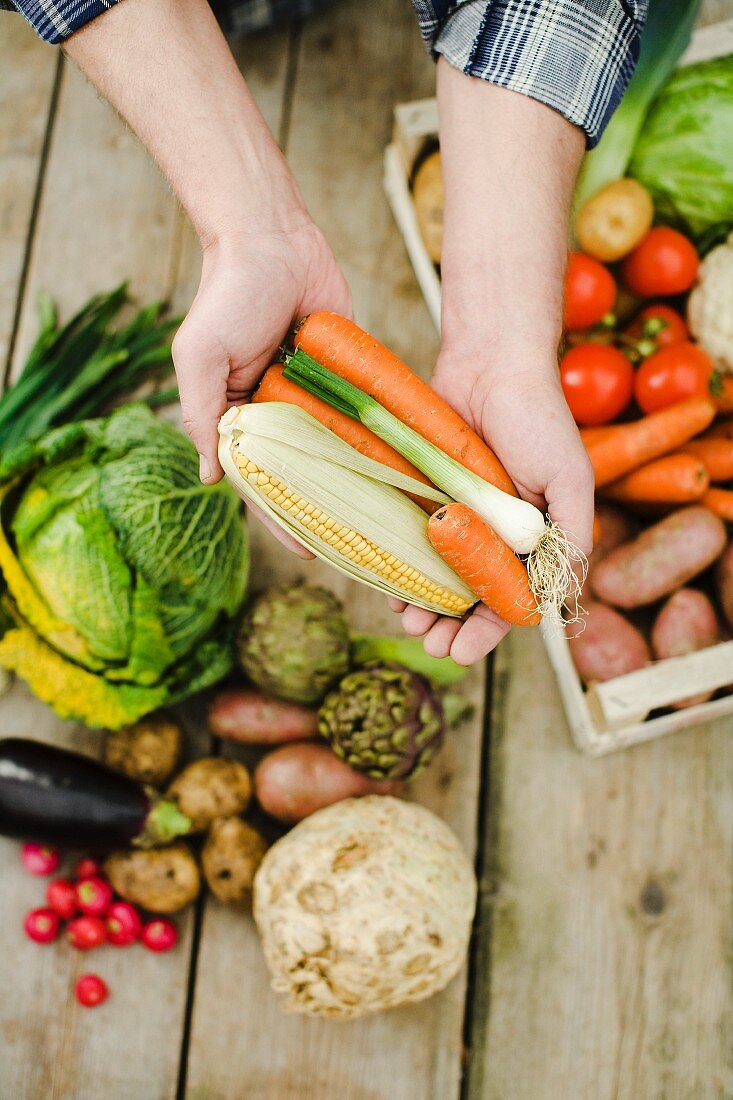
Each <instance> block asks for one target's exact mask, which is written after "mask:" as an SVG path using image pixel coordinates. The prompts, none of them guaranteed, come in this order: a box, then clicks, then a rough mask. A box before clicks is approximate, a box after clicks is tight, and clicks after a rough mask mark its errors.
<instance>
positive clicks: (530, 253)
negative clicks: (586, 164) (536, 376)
mask: <svg viewBox="0 0 733 1100" xmlns="http://www.w3.org/2000/svg"><path fill="white" fill-rule="evenodd" d="M438 102H439V109H440V147H441V158H442V163H443V174H444V178H445V189H446V204H445V235H444V245H443V259H442V276H443V351H444V353H445V352H448V353H450V352H451V350H453V351H454V352H455V353H456V354H460V355H461V356H474V355H475V356H479V355H480V356H482V357H484V356H486V354H487V352H488V354H489V355H490V349H491V347H492V346H493V347H499V348H503V347H507V346H509V345H511V346H512V347H514V348H516V349H523V350H524V351H526V353H527V354H528V355H531V353H532V350H533V349H536V352H537V359H536V362H537V363H538V364H539V363H542V365H543V367H545V365H546V363H547V361H548V354H547V353H548V350H549V351H550V352H553V353H554V349H555V347H556V346H557V342H558V340H559V337H560V325H561V314H562V285H563V272H564V268H565V262H566V257H567V225H568V217H569V207H570V199H571V195H572V190H573V185H574V182H575V177H576V175H577V171H578V168H579V165H580V161H581V158H582V155H583V151H584V148H585V138H584V135H583V132H582V131H581V130H580V129H578V128H577V127H575V126H573V125H572V124H571V123H570V122H568V121H567V120H566V119H564V118H563V117H562V116H561V115H559V114H557V113H556V112H555V111H553V110H552V109H551V108H549V107H547V106H545V105H544V104H542V103H538V102H537V101H535V100H533V99H530V98H528V97H527V96H524V95H521V94H519V93H517V92H512V91H508V90H506V89H504V88H498V87H496V86H494V85H492V84H488V83H486V82H484V81H482V80H479V79H476V78H475V77H469V76H465V75H464V74H463V73H460V72H458V71H457V70H455V69H453V68H451V66H450V65H448V63H447V62H446V61H445V60H443V59H441V60H440V62H439V64H438ZM551 358H552V356H550V360H551ZM531 362H532V361H531V360H528V361H527V364H526V365H527V366H528V367H529V366H530V365H531ZM500 366H501V357H498V359H495V360H493V365H492V369H500ZM512 369H516V362H515V363H514V364H513V365H512Z"/></svg>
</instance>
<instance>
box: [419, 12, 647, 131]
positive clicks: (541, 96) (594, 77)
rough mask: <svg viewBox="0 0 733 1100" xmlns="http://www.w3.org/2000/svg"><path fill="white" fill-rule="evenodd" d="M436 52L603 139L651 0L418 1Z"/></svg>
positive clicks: (628, 74)
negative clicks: (535, 101)
mask: <svg viewBox="0 0 733 1100" xmlns="http://www.w3.org/2000/svg"><path fill="white" fill-rule="evenodd" d="M413 4H414V7H415V9H416V11H417V16H418V19H419V21H420V29H421V31H422V35H423V38H424V39H425V41H426V43H427V45H428V47H429V49H430V50H431V52H432V53H433V54H434V55H437V54H442V56H443V57H445V59H446V61H448V62H449V63H450V64H451V65H453V66H454V67H455V68H457V69H460V70H461V71H462V72H464V73H467V74H468V75H469V76H477V77H479V78H480V79H481V80H486V81H488V82H489V83H491V84H498V85H499V86H500V87H502V88H510V89H511V90H512V91H515V92H522V93H523V94H524V95H528V96H531V97H532V99H537V100H540V102H542V103H546V104H547V105H548V106H550V107H553V108H554V109H555V110H556V111H559V112H560V114H562V115H564V116H565V118H567V119H569V120H570V122H573V123H575V125H576V126H580V127H581V129H583V130H584V131H585V134H586V138H587V142H588V146H589V147H590V148H592V147H593V146H594V145H596V144H597V143H598V141H599V140H600V137H601V134H602V133H603V130H604V129H605V127H606V124H607V123H608V121H609V119H610V118H611V115H612V114H613V112H614V110H615V109H616V107H617V106H618V104H619V101H620V99H621V96H622V95H623V93H624V91H625V90H626V86H627V84H628V83H629V80H630V79H631V74H632V73H633V71H634V66H635V65H636V62H637V59H638V56H639V40H640V36H641V30H642V27H643V24H644V20H645V18H646V11H647V6H648V0H458V2H457V3H456V2H455V0H454V2H450V0H432V2H430V0H413Z"/></svg>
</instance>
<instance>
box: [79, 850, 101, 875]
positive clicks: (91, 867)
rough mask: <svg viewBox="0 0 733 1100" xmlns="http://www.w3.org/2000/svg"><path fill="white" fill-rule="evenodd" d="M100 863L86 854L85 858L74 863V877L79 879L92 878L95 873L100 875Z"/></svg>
mask: <svg viewBox="0 0 733 1100" xmlns="http://www.w3.org/2000/svg"><path fill="white" fill-rule="evenodd" d="M101 873H102V865H101V864H100V863H98V862H97V861H96V859H92V858H91V857H90V856H87V857H86V858H85V859H80V860H79V862H78V863H77V865H76V877H77V879H78V880H79V881H81V879H84V878H94V877H95V876H96V875H101Z"/></svg>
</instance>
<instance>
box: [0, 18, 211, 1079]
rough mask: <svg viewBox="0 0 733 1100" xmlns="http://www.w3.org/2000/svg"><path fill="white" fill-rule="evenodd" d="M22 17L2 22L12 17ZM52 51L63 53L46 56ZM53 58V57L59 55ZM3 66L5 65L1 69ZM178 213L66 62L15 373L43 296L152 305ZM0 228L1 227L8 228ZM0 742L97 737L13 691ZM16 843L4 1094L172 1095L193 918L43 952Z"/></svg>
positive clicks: (66, 302)
mask: <svg viewBox="0 0 733 1100" xmlns="http://www.w3.org/2000/svg"><path fill="white" fill-rule="evenodd" d="M11 18H13V17H11V16H6V14H5V13H3V14H2V19H3V25H5V23H4V21H5V19H8V20H9V19H11ZM51 53H52V54H53V53H54V51H51ZM54 56H55V55H54ZM6 71H7V69H6V67H5V66H3V73H4V72H6ZM176 219H177V210H176V205H175V202H174V200H173V199H172V197H171V195H170V192H169V189H168V187H167V186H166V184H165V182H164V181H163V180H162V179H161V178H160V176H159V175H158V173H157V171H156V169H155V168H154V167H153V165H152V164H151V162H150V161H149V160H148V158H147V156H146V155H145V153H144V152H143V150H142V149H141V148H140V147H139V146H138V144H137V142H136V141H135V139H134V138H133V136H132V135H131V134H130V133H129V131H127V130H126V129H125V128H124V127H123V125H122V124H121V123H120V121H119V120H118V119H117V117H116V116H115V114H114V112H113V111H111V110H110V109H109V108H108V107H107V106H106V105H105V104H104V103H103V102H102V101H101V100H99V99H98V97H97V96H96V93H95V92H94V91H93V89H92V88H91V87H90V86H89V85H87V84H86V82H85V81H84V80H83V78H82V77H81V76H80V75H79V74H78V73H77V72H75V71H74V70H73V69H72V68H71V67H70V66H67V67H66V68H65V71H64V75H63V78H62V84H61V90H60V94H59V100H58V114H57V118H56V122H55V127H54V133H53V140H52V142H51V147H50V150H49V157H48V164H47V167H46V173H45V177H44V181H43V189H42V195H41V206H40V209H39V215H38V223H37V231H36V235H35V239H34V242H33V249H32V253H31V263H30V269H29V272H28V282H27V287H26V292H25V297H24V301H23V308H22V314H21V329H20V333H19V339H18V344H17V347H16V355H15V356H14V361H13V367H14V370H15V371H17V369H19V366H20V365H21V363H22V360H23V356H24V354H25V352H26V350H27V348H28V346H29V344H30V342H31V341H32V339H33V336H34V334H35V327H36V321H35V314H34V301H35V295H36V292H37V290H38V289H39V288H41V287H44V288H46V289H47V290H49V291H50V292H51V293H52V294H53V296H54V297H55V298H57V299H58V300H59V302H60V305H61V309H62V313H63V314H64V315H68V312H69V311H70V310H71V309H73V308H76V307H77V306H78V305H79V304H80V303H81V301H82V300H84V299H85V298H86V297H87V296H88V295H90V294H91V293H93V292H96V291H99V290H100V289H101V288H108V287H112V286H113V285H114V284H115V283H117V282H120V281H121V280H122V279H123V278H126V277H128V276H130V277H131V278H132V290H133V292H135V293H139V294H140V295H141V297H143V298H145V299H150V298H152V297H159V296H162V295H164V294H165V293H166V291H167V288H168V284H169V280H170V270H169V269H170V264H171V257H172V255H173V249H174V243H175V234H174V229H175V226H176ZM0 220H1V219H0ZM0 715H2V719H1V722H2V729H3V732H4V733H17V734H20V735H24V736H32V737H38V738H39V739H41V740H44V741H49V742H54V743H56V744H65V745H73V746H74V747H75V748H78V749H80V750H81V751H88V752H90V753H94V752H96V751H98V750H99V746H100V744H101V736H102V735H101V734H100V733H98V732H93V731H89V730H85V729H84V728H83V727H82V726H79V725H76V724H74V723H64V722H61V721H60V720H59V719H58V718H56V717H55V715H54V714H53V712H52V711H51V710H50V709H49V708H47V707H45V706H44V705H43V704H42V703H40V702H38V701H37V700H35V699H33V698H31V697H30V695H29V694H28V692H27V691H26V689H25V688H24V687H23V686H22V685H20V684H18V685H16V687H15V688H14V689H13V691H12V692H11V694H10V695H8V696H7V697H5V698H4V699H3V700H1V701H0ZM18 850H19V846H18V845H17V844H11V843H10V842H3V844H2V848H1V849H0V852H1V858H0V873H1V874H2V879H3V890H2V891H0V926H2V928H3V929H4V930H5V939H4V944H5V950H4V951H3V952H2V953H1V955H0V971H1V979H0V980H1V981H2V985H3V989H4V994H3V996H2V998H0V1027H2V1034H3V1035H4V1036H5V1040H6V1043H7V1046H5V1044H4V1052H3V1053H4V1057H3V1070H2V1084H1V1085H0V1093H2V1094H3V1095H7V1096H13V1097H18V1098H19V1100H30V1098H31V1097H33V1098H35V1097H41V1096H43V1097H51V1096H54V1097H63V1098H67V1097H72V1096H73V1097H74V1100H87V1098H89V1100H91V1098H97V1097H99V1096H103V1095H107V1096H112V1097H121V1096H123V1095H124V1096H140V1097H143V1096H156V1097H163V1096H172V1095H173V1094H174V1093H175V1088H176V1081H177V1077H178V1068H179V1048H180V1041H181V1032H182V1023H183V1015H184V1009H185V1002H186V989H187V981H188V960H189V953H190V942H191V937H190V931H191V926H192V922H191V918H190V915H188V916H185V917H184V918H183V919H182V920H181V922H180V929H181V944H180V946H179V948H178V949H177V951H176V953H175V954H174V955H170V956H165V957H161V956H159V957H157V958H156V957H155V956H153V955H152V954H150V953H149V952H146V951H144V950H143V949H142V948H135V949H133V950H134V954H133V953H132V951H131V952H130V953H128V952H127V951H121V950H119V949H116V948H113V947H110V948H103V949H101V950H100V951H98V952H95V954H94V956H93V958H92V957H89V956H84V955H82V954H81V953H79V952H75V951H74V950H73V949H72V948H71V947H70V946H69V945H68V944H67V943H66V942H64V941H63V940H62V941H60V942H58V943H56V944H53V945H51V946H48V947H44V948H40V947H37V946H35V945H33V944H31V943H29V942H28V941H26V940H25V939H24V937H23V932H22V919H23V914H24V912H25V910H26V909H27V908H28V907H30V906H31V905H40V904H42V902H43V889H44V883H43V881H42V880H32V879H30V878H28V877H27V876H26V875H25V874H24V873H23V872H22V871H21V870H20V867H19V858H18ZM89 969H93V970H94V971H96V972H98V973H100V974H101V975H102V976H103V977H104V978H105V980H107V981H108V983H109V986H110V989H111V991H112V994H111V999H110V1002H109V1005H108V1006H106V1007H105V1008H103V1009H99V1010H98V1011H97V1012H95V1013H90V1012H88V1011H87V1010H86V1009H83V1008H81V1007H80V1006H78V1005H77V1004H76V1003H75V1001H74V998H73V984H74V981H75V979H76V977H77V976H78V975H79V974H80V973H83V972H84V971H88V970H89Z"/></svg>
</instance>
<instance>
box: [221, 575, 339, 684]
mask: <svg viewBox="0 0 733 1100" xmlns="http://www.w3.org/2000/svg"><path fill="white" fill-rule="evenodd" d="M237 648H238V653H239V660H240V663H241V665H242V668H243V669H244V671H245V672H246V674H247V676H248V677H249V679H250V680H251V681H252V683H254V684H256V685H257V687H260V688H262V690H263V691H266V692H269V694H270V695H274V696H275V697H276V698H278V699H287V700H289V701H290V702H293V703H305V704H309V703H320V701H321V700H322V699H323V697H324V695H325V694H326V692H327V691H328V689H329V688H330V687H331V686H332V685H333V684H335V683H336V681H337V680H339V679H340V677H341V676H343V675H344V673H345V672H346V671H347V670H348V668H349V663H350V639H349V625H348V622H347V621H346V615H345V613H344V608H343V605H342V604H341V601H340V600H338V599H337V598H336V596H334V594H333V592H329V591H328V589H326V588H320V587H318V586H316V585H306V584H303V583H302V582H301V581H296V582H295V583H293V584H286V585H281V586H279V587H276V588H268V589H267V590H266V591H265V592H263V593H262V594H261V595H260V596H259V597H258V598H257V599H256V600H255V602H254V603H253V604H252V606H251V607H250V609H249V610H248V612H247V613H246V614H245V616H244V619H243V621H242V626H241V629H240V632H239V638H238V647H237Z"/></svg>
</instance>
